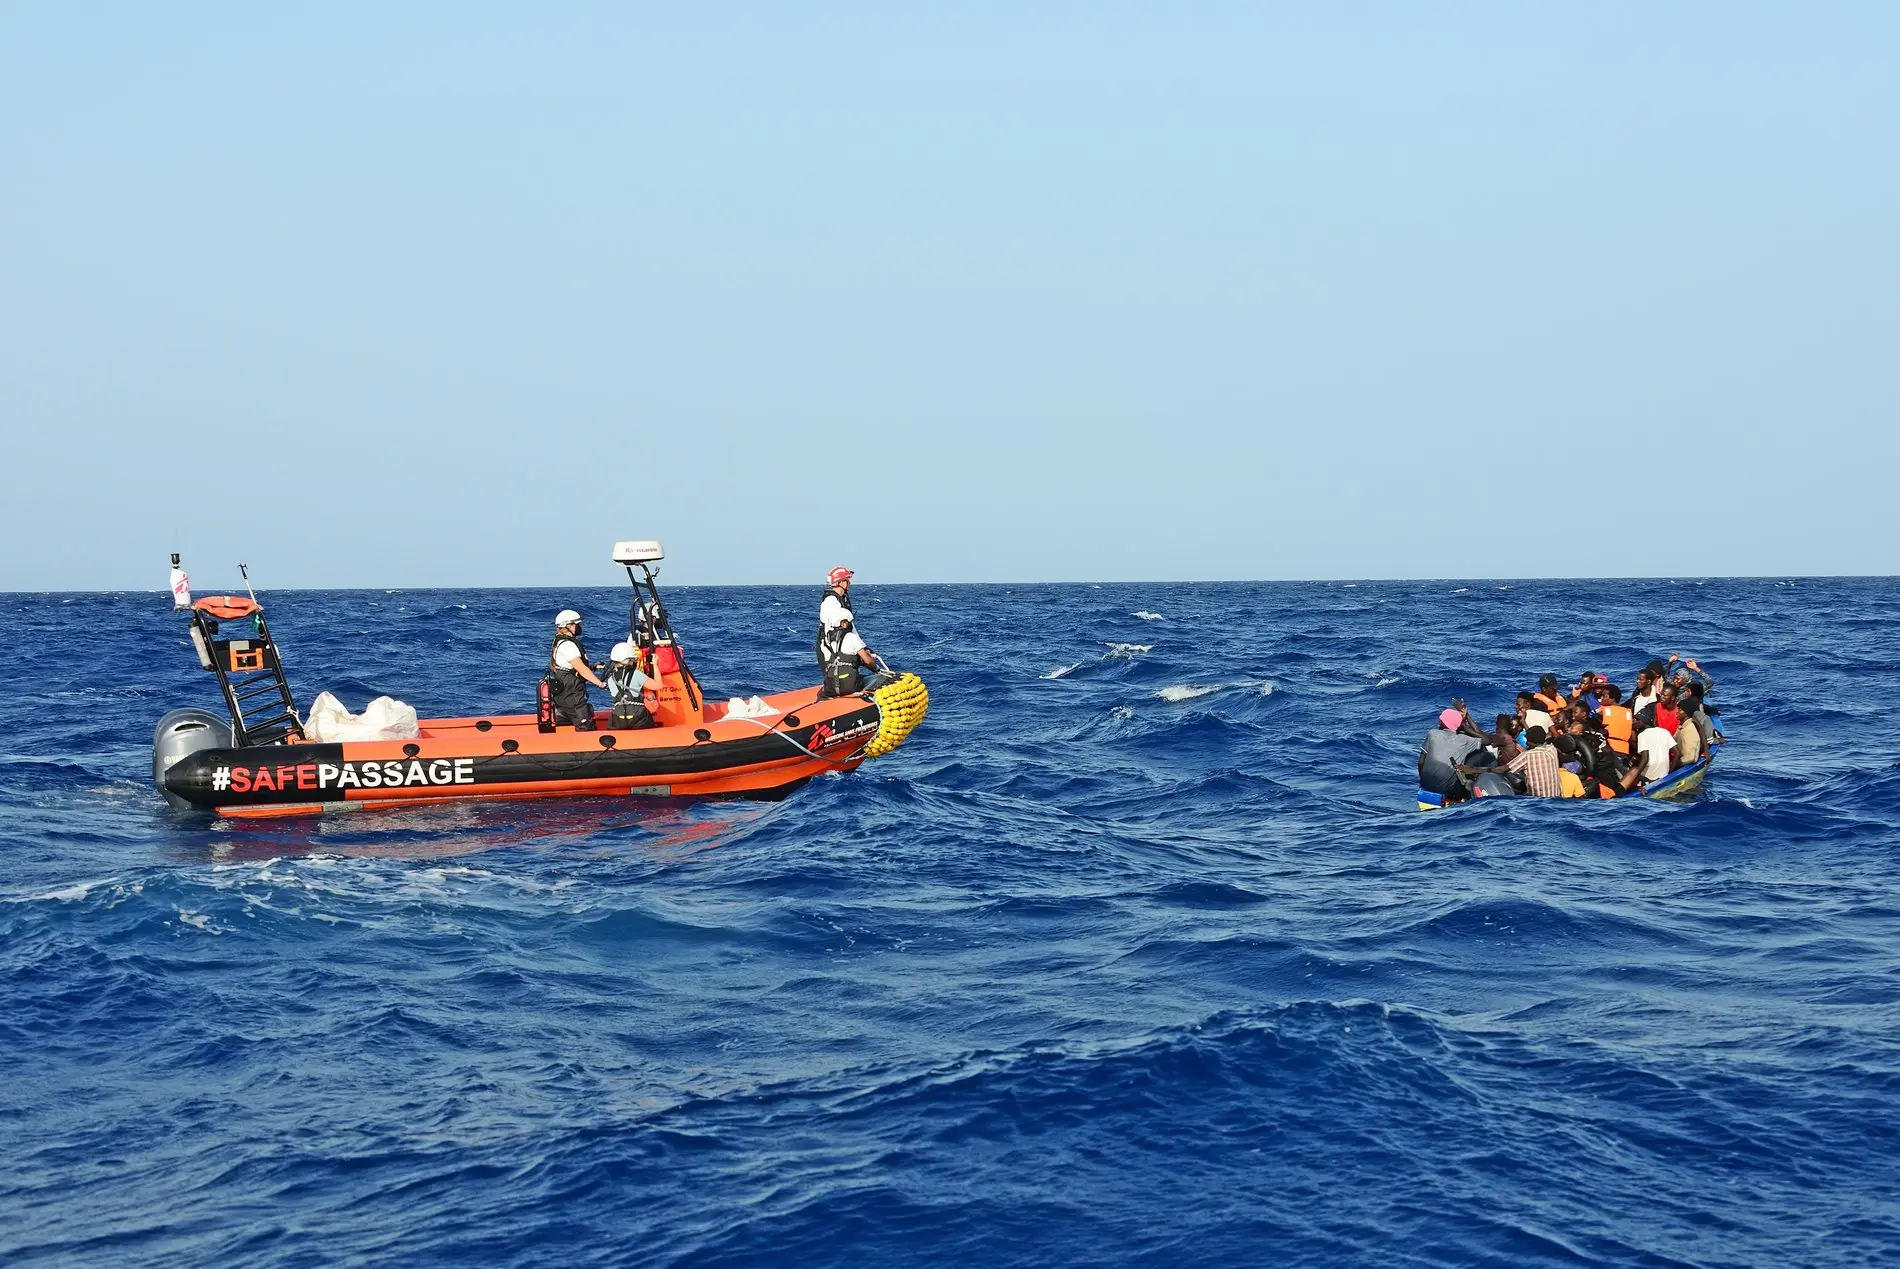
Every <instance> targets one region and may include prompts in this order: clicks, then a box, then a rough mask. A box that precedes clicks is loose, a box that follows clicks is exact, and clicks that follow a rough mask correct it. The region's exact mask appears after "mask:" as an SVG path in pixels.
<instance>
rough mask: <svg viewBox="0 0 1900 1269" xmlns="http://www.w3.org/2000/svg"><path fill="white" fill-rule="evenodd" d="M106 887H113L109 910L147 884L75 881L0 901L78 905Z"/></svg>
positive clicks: (107, 879)
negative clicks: (68, 884)
mask: <svg viewBox="0 0 1900 1269" xmlns="http://www.w3.org/2000/svg"><path fill="white" fill-rule="evenodd" d="M104 886H110V887H111V892H110V893H109V895H107V902H106V906H107V907H108V908H112V907H117V906H118V905H119V904H120V903H123V902H124V901H125V900H126V899H129V898H131V897H132V896H133V895H135V894H138V893H140V892H141V891H143V890H144V889H145V883H144V882H143V881H134V882H130V883H127V882H123V881H120V880H119V879H117V878H116V877H100V878H98V879H96V880H93V881H75V882H74V883H73V884H72V885H70V886H61V887H60V888H59V889H57V890H47V891H43V892H41V893H39V894H24V895H9V896H6V897H5V898H4V899H0V902H5V903H78V902H79V901H80V900H82V899H87V898H90V897H91V896H92V894H93V892H94V891H95V890H98V889H100V888H101V887H104Z"/></svg>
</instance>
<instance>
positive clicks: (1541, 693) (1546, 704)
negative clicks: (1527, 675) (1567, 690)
mask: <svg viewBox="0 0 1900 1269" xmlns="http://www.w3.org/2000/svg"><path fill="white" fill-rule="evenodd" d="M1532 695H1533V696H1534V697H1535V698H1536V700H1537V703H1538V704H1539V705H1541V706H1542V707H1543V708H1544V710H1545V712H1546V713H1548V714H1550V715H1551V716H1552V717H1553V718H1554V717H1555V716H1556V714H1557V711H1558V710H1560V709H1562V708H1563V707H1564V706H1566V705H1568V704H1570V698H1569V697H1568V696H1565V695H1564V694H1563V691H1562V689H1560V688H1559V687H1558V686H1557V676H1556V675H1555V674H1546V675H1543V676H1542V677H1540V678H1539V679H1538V680H1537V691H1536V692H1534V693H1532Z"/></svg>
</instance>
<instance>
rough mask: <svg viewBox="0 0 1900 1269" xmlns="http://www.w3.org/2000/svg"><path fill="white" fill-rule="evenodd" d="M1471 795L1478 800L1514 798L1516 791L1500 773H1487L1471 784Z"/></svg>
mask: <svg viewBox="0 0 1900 1269" xmlns="http://www.w3.org/2000/svg"><path fill="white" fill-rule="evenodd" d="M1471 795H1472V796H1473V797H1479V798H1508V797H1516V796H1517V790H1516V789H1513V788H1512V787H1511V782H1510V781H1509V780H1507V779H1505V778H1504V776H1503V774H1502V773H1500V772H1497V771H1487V772H1485V773H1484V774H1483V775H1481V776H1479V777H1478V778H1477V780H1476V781H1474V782H1473V784H1472V787H1471Z"/></svg>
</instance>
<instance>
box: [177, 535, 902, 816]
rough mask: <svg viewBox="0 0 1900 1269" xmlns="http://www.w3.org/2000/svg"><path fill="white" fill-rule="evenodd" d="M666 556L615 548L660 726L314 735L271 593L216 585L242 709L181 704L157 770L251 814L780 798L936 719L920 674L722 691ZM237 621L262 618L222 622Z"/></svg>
mask: <svg viewBox="0 0 1900 1269" xmlns="http://www.w3.org/2000/svg"><path fill="white" fill-rule="evenodd" d="M661 557H662V553H661V550H660V545H659V543H657V542H622V543H619V544H617V545H616V547H615V549H614V560H615V562H616V563H619V564H624V565H626V568H627V576H628V579H629V580H630V581H631V582H632V583H633V586H634V604H633V611H632V618H631V620H630V623H629V624H630V626H631V627H632V630H631V635H632V638H633V640H634V641H635V643H636V645H637V646H638V648H639V655H640V658H641V664H640V668H641V669H642V670H643V671H644V672H645V673H647V674H648V675H649V676H650V677H652V678H653V679H655V680H657V683H658V687H657V691H655V692H653V693H652V694H651V695H650V696H649V698H648V708H649V710H650V711H651V713H652V716H653V718H654V721H655V723H656V724H657V725H655V726H652V727H647V728H641V729H638V730H613V729H612V728H611V727H610V724H611V721H612V715H611V714H610V713H609V712H608V711H600V712H598V713H596V715H595V726H596V730H593V731H581V730H577V729H576V728H574V727H571V726H566V725H560V726H553V727H552V728H551V729H550V725H549V724H548V723H547V722H546V721H545V720H543V719H542V718H540V717H538V716H537V715H535V714H497V715H489V716H486V717H470V718H430V719H419V720H417V724H416V731H415V735H413V736H404V737H400V738H394V739H379V740H363V741H348V740H346V741H343V742H341V743H324V742H316V741H311V740H309V739H306V738H305V729H304V724H303V721H302V718H301V716H300V715H299V713H298V711H297V709H296V706H295V704H294V700H293V697H292V696H291V692H290V687H289V683H288V681H287V680H286V679H285V677H284V672H283V667H282V664H281V663H280V661H279V660H278V656H277V648H276V645H275V643H274V642H273V641H272V639H271V636H270V626H269V624H268V623H267V622H266V620H265V617H264V611H263V608H262V606H261V605H259V604H258V603H257V601H256V598H255V597H254V596H253V597H249V598H246V597H234V596H216V597H213V598H209V599H201V600H199V601H198V602H197V603H196V604H194V605H193V606H192V608H191V609H190V621H191V637H192V643H193V645H194V646H195V647H196V649H197V652H198V658H199V663H200V664H201V665H202V666H203V668H204V669H206V670H208V671H210V672H212V673H214V674H216V676H217V679H218V685H219V688H220V691H221V693H222V695H223V696H224V701H225V708H226V712H227V713H228V714H229V719H228V721H227V720H226V719H225V718H221V717H219V716H218V715H216V714H213V713H211V712H209V711H207V710H202V709H180V710H173V711H172V712H171V713H169V714H167V715H166V716H165V717H164V718H163V719H162V720H160V722H159V725H158V730H157V733H156V734H155V736H154V738H153V749H152V777H153V780H154V782H155V783H156V784H157V785H158V788H159V791H160V792H161V793H163V794H164V796H165V799H166V800H167V801H168V802H170V803H171V804H172V805H173V806H176V807H179V808H181V809H197V810H205V811H214V812H216V813H217V814H219V815H227V816H238V817H264V816H280V815H302V814H309V813H312V812H316V811H344V810H358V809H361V808H364V807H373V806H381V807H394V806H414V805H419V804H425V803H434V802H449V801H469V800H481V801H494V800H501V799H514V798H546V797H574V796H622V797H624V796H629V795H632V796H648V797H750V798H780V797H784V796H786V795H787V794H789V793H790V792H791V791H792V790H794V789H796V788H797V787H798V786H799V785H801V784H803V783H804V782H805V781H807V780H809V779H811V778H812V777H813V776H817V775H822V774H823V773H825V772H827V771H850V770H854V769H855V768H857V767H858V766H859V764H861V763H863V762H864V761H865V760H866V759H867V758H874V757H877V756H879V755H881V754H885V753H889V752H890V751H891V750H893V749H895V748H897V746H898V745H900V744H902V743H903V741H904V739H905V737H907V736H908V735H909V734H910V733H911V731H912V730H913V729H914V728H915V727H916V726H917V724H918V723H920V722H921V721H923V717H924V713H925V711H926V710H928V708H929V704H930V698H929V693H928V691H927V690H926V689H925V687H924V684H923V681H922V680H921V679H919V678H918V677H917V676H916V675H914V674H903V675H899V676H898V677H897V679H896V680H895V681H894V682H890V683H887V684H885V685H883V686H881V687H878V688H876V689H875V690H870V691H864V692H858V693H854V694H851V695H847V696H837V697H829V698H825V697H822V696H821V692H822V689H821V687H820V686H818V685H813V686H811V687H802V688H797V689H794V690H792V691H787V692H779V693H775V694H773V695H769V696H764V697H754V698H752V699H751V700H749V701H745V702H738V701H732V702H720V701H708V700H706V699H705V698H704V695H703V694H702V693H701V691H700V688H699V683H698V681H697V680H696V679H695V678H694V677H693V673H692V671H691V669H690V668H688V666H687V664H686V660H685V657H684V655H683V654H682V651H681V648H680V643H679V640H678V638H677V637H676V636H675V635H674V633H673V630H672V626H671V624H670V622H669V620H668V618H667V616H666V610H665V607H664V605H662V604H661V603H660V600H659V592H658V588H657V586H656V585H655V583H654V580H653V572H652V569H651V563H652V562H653V561H655V560H658V559H660V558H661ZM636 569H637V570H638V571H637V572H636ZM231 622H246V623H247V626H246V627H245V628H243V629H241V631H240V632H238V633H235V634H234V633H232V632H230V631H228V630H227V629H224V628H221V625H220V623H231ZM735 706H736V708H735Z"/></svg>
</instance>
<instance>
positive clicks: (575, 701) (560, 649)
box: [548, 608, 607, 731]
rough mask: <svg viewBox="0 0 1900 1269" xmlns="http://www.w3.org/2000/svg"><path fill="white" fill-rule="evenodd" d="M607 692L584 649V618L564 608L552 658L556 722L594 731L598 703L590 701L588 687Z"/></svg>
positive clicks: (556, 628) (556, 622)
mask: <svg viewBox="0 0 1900 1269" xmlns="http://www.w3.org/2000/svg"><path fill="white" fill-rule="evenodd" d="M589 683H592V684H593V685H594V686H595V687H598V688H602V689H605V688H606V686H607V685H606V684H605V683H603V682H601V681H600V676H599V675H597V674H595V673H594V668H593V667H592V666H590V665H588V664H587V649H585V648H583V647H582V646H581V615H580V614H579V613H577V612H575V611H574V610H573V609H572V608H563V609H561V611H560V612H559V613H557V614H556V615H555V618H554V650H553V652H551V653H550V654H549V655H548V690H549V695H550V697H551V698H552V701H553V705H554V721H555V722H557V723H572V724H573V726H574V730H575V731H592V730H594V703H593V702H592V701H590V700H588V699H587V685H588V684H589Z"/></svg>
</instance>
